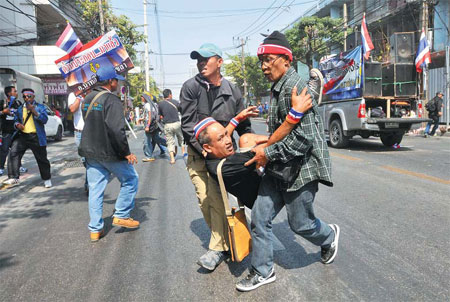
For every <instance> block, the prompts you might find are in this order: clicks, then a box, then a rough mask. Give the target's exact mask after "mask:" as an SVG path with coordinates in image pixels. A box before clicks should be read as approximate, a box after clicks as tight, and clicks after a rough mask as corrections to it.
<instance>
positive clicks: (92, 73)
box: [55, 30, 134, 95]
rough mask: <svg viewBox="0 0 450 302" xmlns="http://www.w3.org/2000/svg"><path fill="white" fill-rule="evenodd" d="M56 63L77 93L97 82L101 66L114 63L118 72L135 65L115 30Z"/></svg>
mask: <svg viewBox="0 0 450 302" xmlns="http://www.w3.org/2000/svg"><path fill="white" fill-rule="evenodd" d="M55 63H56V65H57V66H58V68H59V71H60V72H61V75H62V76H63V78H64V79H65V80H66V82H67V85H68V86H69V90H70V92H74V93H75V95H79V94H80V93H82V92H84V91H86V90H88V89H90V88H92V86H94V85H95V84H96V83H97V77H96V74H97V70H98V69H99V68H100V67H103V66H105V65H112V66H113V67H114V68H115V69H116V73H117V74H120V73H124V72H125V71H127V70H130V69H132V68H133V67H134V65H133V63H132V62H131V59H130V57H129V56H128V53H127V51H126V50H125V47H124V46H123V44H122V42H121V41H120V39H119V36H118V35H117V34H116V32H115V31H114V30H112V31H110V32H108V33H106V34H104V35H103V36H100V37H98V38H96V39H95V40H92V41H90V42H89V43H87V44H85V45H84V46H83V47H82V48H81V49H80V50H79V51H78V52H77V53H76V54H74V55H73V56H70V55H66V56H64V57H62V58H60V59H58V60H56V61H55Z"/></svg>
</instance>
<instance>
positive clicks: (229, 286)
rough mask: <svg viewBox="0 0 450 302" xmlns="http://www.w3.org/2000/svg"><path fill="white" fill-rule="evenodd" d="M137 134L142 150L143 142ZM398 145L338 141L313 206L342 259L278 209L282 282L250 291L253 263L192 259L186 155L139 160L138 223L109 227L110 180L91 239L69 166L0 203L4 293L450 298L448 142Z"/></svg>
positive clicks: (8, 297)
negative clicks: (337, 231) (96, 237)
mask: <svg viewBox="0 0 450 302" xmlns="http://www.w3.org/2000/svg"><path fill="white" fill-rule="evenodd" d="M254 127H255V129H256V130H257V132H262V131H264V129H265V127H264V124H263V123H261V122H255V123H254ZM139 135H140V138H141V137H142V132H141V133H139ZM130 142H131V144H132V149H133V151H134V152H135V153H136V154H138V155H139V156H140V157H141V158H142V151H141V150H142V140H141V139H139V140H134V139H130ZM54 145H56V144H54ZM402 146H404V147H402V148H400V149H391V148H385V147H383V146H382V144H381V142H379V140H378V139H369V140H358V139H356V140H355V141H353V142H352V143H351V145H350V147H349V148H348V149H345V150H344V149H341V150H337V149H331V154H332V161H333V180H334V184H335V186H334V187H333V188H328V187H325V186H321V187H320V190H319V193H318V195H317V198H316V202H315V210H316V214H317V216H318V217H320V218H321V219H323V220H324V221H325V222H328V223H337V224H339V225H340V227H341V241H340V247H339V254H338V256H337V258H336V260H335V262H334V263H333V264H331V265H328V266H324V265H323V264H321V263H320V261H319V258H320V249H319V248H318V247H315V246H313V245H311V244H309V243H307V242H306V241H305V240H303V239H301V238H300V237H298V236H296V235H294V233H293V232H292V231H290V230H289V227H288V224H287V220H286V213H285V211H284V210H283V211H282V212H281V213H280V214H279V215H278V217H277V218H276V219H275V221H274V233H275V235H276V237H277V239H278V240H277V242H276V243H275V248H276V252H275V265H276V272H277V281H276V282H275V283H273V284H270V285H267V286H263V287H261V288H259V289H258V290H255V291H253V292H250V293H240V292H238V291H236V290H235V287H234V284H235V282H237V281H238V280H240V279H241V278H243V277H245V275H246V273H247V271H246V269H247V266H248V259H246V260H244V262H243V263H226V264H222V265H221V266H219V267H218V268H217V269H216V271H214V272H213V273H207V272H205V271H203V270H202V269H200V268H199V267H198V266H197V264H196V261H197V259H198V257H199V256H200V255H201V254H203V253H204V252H205V251H206V247H207V243H208V238H209V231H208V228H207V226H206V224H205V223H204V221H203V219H202V215H201V213H200V210H199V209H198V207H197V201H196V197H195V193H194V188H193V186H192V184H191V183H190V180H189V177H188V174H187V171H186V170H185V166H184V162H183V160H182V159H181V157H179V158H178V160H177V162H176V164H175V165H174V166H171V165H170V164H169V162H168V159H164V158H159V159H157V161H155V162H152V163H142V162H140V163H139V164H138V165H137V166H136V169H137V171H138V173H139V175H140V188H139V193H138V195H137V200H136V209H135V210H134V212H133V217H134V218H136V219H138V220H140V221H141V223H142V224H141V228H140V229H138V230H133V231H126V230H123V229H119V228H116V227H111V217H110V215H111V214H112V212H113V209H114V199H115V197H116V196H117V193H118V190H119V184H118V182H117V180H116V179H114V180H113V181H112V182H111V183H110V184H109V186H108V188H107V191H106V194H105V207H104V217H105V220H106V228H107V229H106V232H107V234H106V236H105V237H104V238H102V239H101V240H100V241H99V242H98V243H95V244H92V243H90V241H89V232H88V230H87V222H88V208H87V198H86V197H85V196H84V193H83V189H82V183H83V173H84V172H83V168H68V169H65V170H64V171H63V172H62V173H61V174H60V175H58V176H55V177H53V183H54V187H53V188H52V189H51V190H45V189H44V188H42V187H41V186H37V187H34V188H32V189H31V190H30V191H28V192H26V193H22V194H21V195H18V196H16V197H15V198H14V199H13V200H10V201H8V202H6V203H2V204H1V205H0V280H1V282H0V301H182V300H185V301H411V300H418V301H424V300H425V301H446V300H449V297H450V293H449V286H448V285H449V283H448V272H449V271H450V260H449V257H448V250H449V247H450V244H449V235H448V231H449V229H450V203H449V196H450V194H449V193H450V138H448V137H443V138H428V139H424V138H421V137H405V139H404V141H403V142H402Z"/></svg>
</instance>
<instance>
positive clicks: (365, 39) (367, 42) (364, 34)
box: [361, 13, 374, 60]
mask: <svg viewBox="0 0 450 302" xmlns="http://www.w3.org/2000/svg"><path fill="white" fill-rule="evenodd" d="M361 41H362V47H363V54H364V59H366V60H367V59H368V58H369V56H370V51H371V50H372V49H373V48H374V47H373V44H372V39H370V35H369V31H368V30H367V23H366V13H364V16H363V19H362V22H361Z"/></svg>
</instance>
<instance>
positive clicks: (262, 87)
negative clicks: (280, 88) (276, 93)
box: [225, 55, 270, 100]
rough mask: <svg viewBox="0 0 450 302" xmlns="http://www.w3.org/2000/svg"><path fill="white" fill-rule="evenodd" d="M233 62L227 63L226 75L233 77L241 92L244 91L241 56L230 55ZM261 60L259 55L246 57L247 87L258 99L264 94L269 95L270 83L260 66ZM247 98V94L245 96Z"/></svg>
mask: <svg viewBox="0 0 450 302" xmlns="http://www.w3.org/2000/svg"><path fill="white" fill-rule="evenodd" d="M228 58H229V59H230V60H231V63H229V64H227V65H225V75H226V76H229V77H232V78H233V79H234V81H235V83H236V85H237V86H238V87H239V88H240V90H241V92H242V93H243V91H244V76H243V75H244V73H243V68H242V59H241V56H238V55H234V56H230V55H228ZM258 63H259V60H258V57H257V56H246V57H245V76H246V78H247V88H248V91H249V94H250V95H253V96H254V97H255V98H256V100H259V99H261V97H262V96H266V95H268V90H269V89H270V83H269V82H268V81H267V80H266V79H265V78H264V75H263V73H262V72H261V68H259V65H258ZM244 97H245V98H247V96H244Z"/></svg>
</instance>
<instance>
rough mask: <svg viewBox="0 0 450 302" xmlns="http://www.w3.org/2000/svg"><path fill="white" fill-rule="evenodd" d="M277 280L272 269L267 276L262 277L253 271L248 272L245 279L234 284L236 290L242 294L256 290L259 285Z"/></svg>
mask: <svg viewBox="0 0 450 302" xmlns="http://www.w3.org/2000/svg"><path fill="white" fill-rule="evenodd" d="M276 279H277V276H276V275H275V270H274V269H273V267H272V270H271V271H270V273H269V276H267V277H265V278H264V277H263V276H261V275H260V274H258V273H257V272H255V271H254V270H251V271H250V274H248V276H247V277H245V278H244V279H242V280H241V281H239V282H238V283H236V288H237V290H240V291H242V292H249V291H251V290H254V289H257V288H258V287H260V286H261V285H264V284H269V283H272V282H274V281H275V280H276Z"/></svg>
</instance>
